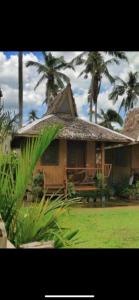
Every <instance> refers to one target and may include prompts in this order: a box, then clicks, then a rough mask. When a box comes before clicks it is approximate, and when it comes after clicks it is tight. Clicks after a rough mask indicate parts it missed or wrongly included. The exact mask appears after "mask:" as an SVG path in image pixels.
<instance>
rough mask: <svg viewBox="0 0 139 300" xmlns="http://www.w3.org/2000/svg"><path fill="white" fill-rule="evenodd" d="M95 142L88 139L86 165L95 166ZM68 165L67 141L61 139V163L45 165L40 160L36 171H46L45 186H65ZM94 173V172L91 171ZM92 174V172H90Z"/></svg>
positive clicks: (88, 166)
mask: <svg viewBox="0 0 139 300" xmlns="http://www.w3.org/2000/svg"><path fill="white" fill-rule="evenodd" d="M95 148H96V147H95V142H90V141H88V142H87V143H86V167H87V168H93V167H95V164H96V149H95ZM66 166H67V141H66V140H60V144H59V165H58V166H48V165H47V166H43V165H42V164H41V163H40V162H39V163H38V165H37V167H36V171H35V172H37V171H38V170H40V171H43V172H44V173H45V186H52V185H53V186H57V185H59V186H63V185H64V180H65V167H66ZM90 172H91V171H89V173H90ZM91 174H92V173H91ZM89 175H90V174H89Z"/></svg>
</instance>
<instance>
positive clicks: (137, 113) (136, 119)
mask: <svg viewBox="0 0 139 300" xmlns="http://www.w3.org/2000/svg"><path fill="white" fill-rule="evenodd" d="M122 133H123V134H125V135H127V136H129V137H131V138H133V139H135V140H136V141H139V108H134V109H132V110H130V111H129V113H128V115H127V117H126V119H125V122H124V128H123V130H122Z"/></svg>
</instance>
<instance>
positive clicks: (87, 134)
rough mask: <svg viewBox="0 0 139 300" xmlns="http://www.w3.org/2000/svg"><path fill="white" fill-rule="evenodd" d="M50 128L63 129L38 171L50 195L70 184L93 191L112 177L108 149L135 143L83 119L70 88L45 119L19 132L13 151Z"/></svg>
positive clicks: (43, 157) (56, 99)
mask: <svg viewBox="0 0 139 300" xmlns="http://www.w3.org/2000/svg"><path fill="white" fill-rule="evenodd" d="M47 124H48V125H51V124H62V125H63V128H62V129H61V130H60V132H59V135H58V136H57V138H56V139H55V140H54V141H53V142H52V143H51V144H50V146H49V147H48V149H47V150H46V151H45V153H44V154H43V156H42V158H41V160H40V161H39V163H38V165H37V167H36V171H42V172H43V173H44V184H45V187H46V189H47V190H48V191H50V193H51V192H52V191H54V190H58V189H63V190H64V191H65V192H66V191H67V184H68V180H72V181H73V182H74V184H75V188H76V190H82V189H89V190H90V189H93V188H94V187H93V182H94V178H95V177H96V175H97V174H102V177H105V178H108V177H109V176H110V172H111V168H112V165H111V163H106V162H105V147H106V146H111V145H117V144H119V143H121V144H126V145H127V144H128V143H130V142H131V141H132V139H131V138H129V137H127V136H125V135H123V134H120V133H117V132H115V131H113V130H110V129H107V128H104V127H102V126H100V125H97V124H95V123H90V122H87V121H85V120H83V119H81V118H79V117H78V113H77V108H76V104H75V100H74V98H73V93H72V90H71V85H70V84H68V85H67V87H66V88H65V89H64V90H63V91H62V92H60V93H59V94H58V95H57V96H56V98H55V99H54V101H53V102H51V106H49V107H48V110H47V113H46V114H45V115H44V116H43V117H42V118H41V119H39V120H36V121H34V122H32V123H31V124H28V125H27V126H25V127H22V128H21V129H20V130H18V133H17V134H16V135H15V136H14V139H13V141H12V147H13V148H19V147H21V145H22V144H23V143H24V142H25V141H26V140H27V139H28V138H31V137H33V136H36V135H38V134H39V132H40V129H42V128H43V127H44V126H46V125H47ZM98 153H99V154H100V157H101V160H100V161H99V163H98V162H97V156H98Z"/></svg>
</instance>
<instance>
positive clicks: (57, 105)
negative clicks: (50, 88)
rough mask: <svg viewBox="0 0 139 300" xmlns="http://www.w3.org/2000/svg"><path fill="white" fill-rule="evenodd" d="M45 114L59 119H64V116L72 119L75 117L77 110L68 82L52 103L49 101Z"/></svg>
mask: <svg viewBox="0 0 139 300" xmlns="http://www.w3.org/2000/svg"><path fill="white" fill-rule="evenodd" d="M46 114H47V115H49V114H55V115H61V117H62V116H64V115H65V116H64V117H66V115H67V117H68V116H70V117H72V118H74V117H77V108H76V103H75V99H74V97H73V92H72V89H71V83H70V82H69V83H68V84H67V86H66V87H65V89H64V90H62V91H61V92H59V93H58V94H57V96H56V97H55V98H54V99H53V101H51V103H50V104H49V107H48V109H47V113H46Z"/></svg>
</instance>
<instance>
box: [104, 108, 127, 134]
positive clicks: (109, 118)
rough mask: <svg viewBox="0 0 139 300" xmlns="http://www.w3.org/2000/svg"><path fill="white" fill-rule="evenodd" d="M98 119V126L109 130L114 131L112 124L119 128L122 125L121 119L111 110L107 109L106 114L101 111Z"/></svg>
mask: <svg viewBox="0 0 139 300" xmlns="http://www.w3.org/2000/svg"><path fill="white" fill-rule="evenodd" d="M98 117H99V119H101V122H100V123H99V124H100V125H101V126H104V127H107V128H109V129H114V128H113V125H112V123H117V124H119V125H120V126H122V125H123V119H122V117H121V116H120V115H119V113H117V112H116V111H115V110H113V109H108V110H107V112H104V110H103V109H101V110H100V114H99V115H98Z"/></svg>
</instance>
